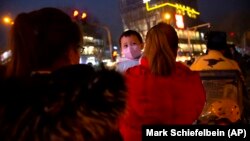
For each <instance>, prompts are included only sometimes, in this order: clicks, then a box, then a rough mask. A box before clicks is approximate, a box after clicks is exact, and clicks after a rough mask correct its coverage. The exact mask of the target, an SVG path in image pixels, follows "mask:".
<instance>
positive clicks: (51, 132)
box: [0, 65, 126, 141]
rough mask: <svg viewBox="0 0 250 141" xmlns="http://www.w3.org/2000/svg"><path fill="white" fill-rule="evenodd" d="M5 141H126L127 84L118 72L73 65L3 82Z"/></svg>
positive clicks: (0, 117)
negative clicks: (122, 128)
mask: <svg viewBox="0 0 250 141" xmlns="http://www.w3.org/2000/svg"><path fill="white" fill-rule="evenodd" d="M0 84H1V85H0V88H1V91H3V92H1V95H0V127H1V128H0V140H1V141H55V140H57V141H102V140H103V141H121V139H122V138H121V136H120V134H119V130H118V125H117V120H118V118H119V116H120V115H121V114H122V113H123V112H124V109H125V106H126V104H125V99H126V98H125V92H126V87H125V82H124V79H123V76H122V75H121V74H120V73H118V72H116V71H115V70H100V71H94V69H93V68H92V67H90V66H88V65H71V66H68V67H65V68H61V69H59V70H57V71H54V72H53V73H51V74H39V73H38V74H33V75H32V76H31V77H29V78H28V79H25V80H23V79H20V78H14V79H13V78H9V79H7V80H5V81H3V82H2V83H0Z"/></svg>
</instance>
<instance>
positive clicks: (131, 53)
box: [122, 45, 141, 59]
mask: <svg viewBox="0 0 250 141" xmlns="http://www.w3.org/2000/svg"><path fill="white" fill-rule="evenodd" d="M122 54H123V55H124V57H125V58H128V59H136V58H138V57H139V56H141V49H140V47H139V46H137V45H132V46H128V47H127V48H124V49H123V50H122Z"/></svg>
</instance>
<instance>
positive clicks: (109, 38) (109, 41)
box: [91, 23, 113, 59]
mask: <svg viewBox="0 0 250 141" xmlns="http://www.w3.org/2000/svg"><path fill="white" fill-rule="evenodd" d="M91 25H93V26H96V27H100V28H102V29H104V30H105V31H106V33H107V36H108V44H109V51H110V57H111V59H112V57H113V55H112V50H113V49H112V38H111V32H110V30H109V28H108V27H107V26H105V25H100V24H97V23H91Z"/></svg>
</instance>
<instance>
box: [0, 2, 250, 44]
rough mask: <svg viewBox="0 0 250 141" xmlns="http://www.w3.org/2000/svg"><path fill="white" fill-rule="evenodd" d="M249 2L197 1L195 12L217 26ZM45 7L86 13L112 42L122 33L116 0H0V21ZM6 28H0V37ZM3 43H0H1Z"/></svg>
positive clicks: (0, 25)
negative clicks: (73, 8) (4, 17)
mask: <svg viewBox="0 0 250 141" xmlns="http://www.w3.org/2000/svg"><path fill="white" fill-rule="evenodd" d="M249 3H250V0H198V10H199V11H200V12H201V19H202V20H203V21H204V22H211V23H213V22H219V21H221V20H223V18H225V15H228V14H230V13H232V12H235V11H239V10H242V9H246V10H245V11H246V12H249V11H250V10H248V9H250V4H249ZM46 6H53V7H60V8H67V7H68V8H69V7H75V8H78V9H83V10H86V11H87V12H89V13H90V15H92V16H94V17H95V18H96V19H98V21H99V22H100V23H101V24H103V25H107V26H108V27H110V30H111V34H112V39H113V40H115V41H117V40H118V37H119V35H120V33H121V32H122V23H121V18H120V13H119V0H1V2H0V17H1V18H2V16H3V15H5V14H8V15H11V16H12V17H15V16H16V15H17V14H18V13H20V12H29V11H31V10H35V9H39V8H42V7H46ZM5 28H6V27H4V26H3V24H2V23H1V24H0V32H1V33H0V37H1V34H3V31H5V30H6V29H5ZM2 40H3V39H2ZM0 46H3V41H1V40H0Z"/></svg>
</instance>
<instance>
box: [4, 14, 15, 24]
mask: <svg viewBox="0 0 250 141" xmlns="http://www.w3.org/2000/svg"><path fill="white" fill-rule="evenodd" d="M3 22H4V23H5V24H8V25H12V24H14V22H13V20H12V19H11V18H10V17H8V16H5V17H3Z"/></svg>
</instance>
